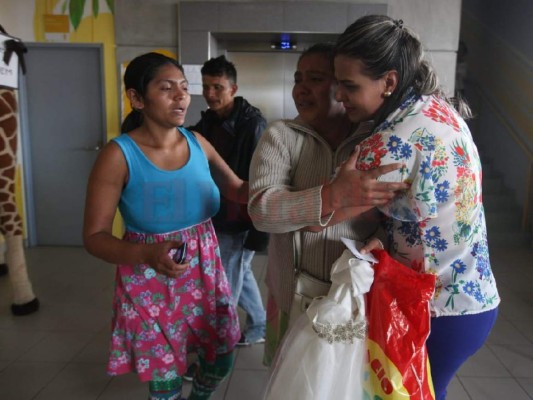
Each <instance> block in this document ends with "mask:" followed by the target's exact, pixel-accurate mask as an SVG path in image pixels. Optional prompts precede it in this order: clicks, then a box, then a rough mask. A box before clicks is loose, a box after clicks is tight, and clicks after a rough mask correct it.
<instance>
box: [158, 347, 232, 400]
mask: <svg viewBox="0 0 533 400" xmlns="http://www.w3.org/2000/svg"><path fill="white" fill-rule="evenodd" d="M233 359H234V354H233V352H231V353H227V354H219V355H217V357H216V359H215V362H214V363H208V362H206V361H205V360H204V358H203V357H198V361H199V363H200V368H199V369H198V371H197V373H196V375H195V377H194V379H193V383H192V391H191V394H190V395H189V400H207V399H209V397H211V395H212V394H213V393H214V392H215V390H216V388H217V387H218V386H219V385H220V383H221V382H222V381H223V380H224V379H225V378H226V377H227V376H228V375H229V374H230V372H231V369H232V367H233ZM181 391H182V378H181V377H177V378H176V379H172V380H166V381H150V400H174V399H180V398H181Z"/></svg>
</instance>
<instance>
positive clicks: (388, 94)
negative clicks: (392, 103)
mask: <svg viewBox="0 0 533 400" xmlns="http://www.w3.org/2000/svg"><path fill="white" fill-rule="evenodd" d="M391 94H392V92H391V91H390V90H387V91H386V92H385V93H383V97H390V96H391Z"/></svg>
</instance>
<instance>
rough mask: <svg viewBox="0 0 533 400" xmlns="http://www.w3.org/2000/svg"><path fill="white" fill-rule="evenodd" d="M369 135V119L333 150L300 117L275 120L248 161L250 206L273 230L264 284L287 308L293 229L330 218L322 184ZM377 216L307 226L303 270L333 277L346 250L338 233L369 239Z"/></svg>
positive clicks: (264, 227) (260, 223)
mask: <svg viewBox="0 0 533 400" xmlns="http://www.w3.org/2000/svg"><path fill="white" fill-rule="evenodd" d="M369 134H370V132H369V124H364V125H360V126H359V128H358V129H357V130H356V131H354V132H353V133H352V134H351V135H350V136H349V137H348V138H346V139H345V140H344V141H343V142H342V143H341V145H340V146H339V147H338V148H337V150H335V151H333V150H332V149H331V147H330V146H329V144H328V143H327V142H326V141H325V140H324V139H323V138H322V137H321V136H320V135H319V134H318V133H317V132H315V131H314V130H313V129H312V128H310V127H309V126H306V125H304V124H303V123H302V122H301V121H297V120H281V121H276V122H273V123H271V124H269V125H268V126H267V128H266V130H265V132H264V133H263V135H262V136H261V139H260V141H259V143H258V145H257V148H256V150H255V152H254V155H253V157H252V162H251V165H250V201H249V203H248V211H249V214H250V216H251V218H252V221H253V223H254V225H255V227H256V228H257V229H258V230H261V231H265V232H271V235H270V243H269V247H268V266H267V275H266V283H267V286H268V288H269V291H270V293H271V294H272V295H273V296H274V299H275V301H276V303H277V305H278V307H280V308H281V309H282V310H283V311H285V312H287V313H288V312H289V310H290V306H291V303H292V298H293V290H294V283H295V282H294V267H293V241H292V237H293V232H294V231H296V230H299V229H301V228H303V227H305V226H318V225H321V226H325V225H326V224H327V223H328V219H323V218H321V209H322V203H321V190H322V185H324V184H325V183H327V182H328V181H329V180H330V179H331V178H332V176H333V173H334V172H335V169H336V167H337V166H339V165H340V164H341V163H342V162H343V161H344V160H346V159H347V158H348V157H349V155H350V153H351V152H352V151H353V150H354V147H355V145H356V144H358V143H359V142H360V141H361V140H363V139H364V138H365V137H367V136H368V135H369ZM298 135H303V141H302V142H300V143H302V144H301V153H300V156H299V157H298V156H297V155H296V154H295V150H296V148H297V147H298V144H297V137H298ZM295 164H296V165H295ZM329 218H330V217H329ZM379 218H380V214H379V212H378V211H377V210H375V209H374V210H372V211H368V212H366V213H365V214H363V215H361V216H359V217H357V218H354V219H350V220H347V221H344V222H341V223H339V224H336V225H334V226H330V227H328V228H326V229H324V230H322V231H321V232H318V233H313V232H307V231H303V232H302V254H301V260H302V261H301V262H302V270H304V271H306V272H308V273H309V274H311V275H313V276H314V277H316V278H319V279H322V280H327V281H329V280H330V271H331V267H332V265H333V262H334V261H335V260H336V259H337V258H339V257H340V256H341V254H342V252H343V251H344V249H345V246H344V244H343V243H342V242H341V241H340V238H341V237H346V238H349V239H355V240H359V241H364V240H366V239H368V238H369V237H371V236H373V235H374V234H376V232H377V230H378V227H379ZM380 236H381V235H380Z"/></svg>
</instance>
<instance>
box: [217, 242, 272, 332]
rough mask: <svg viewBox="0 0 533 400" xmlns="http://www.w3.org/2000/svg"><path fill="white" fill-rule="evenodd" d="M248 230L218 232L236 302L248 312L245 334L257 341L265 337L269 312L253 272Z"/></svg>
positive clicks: (252, 254)
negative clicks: (266, 309)
mask: <svg viewBox="0 0 533 400" xmlns="http://www.w3.org/2000/svg"><path fill="white" fill-rule="evenodd" d="M247 234H248V232H240V233H234V234H226V233H219V232H217V238H218V243H219V246H220V258H221V259H222V265H223V266H224V270H225V271H226V276H227V277H228V281H229V284H230V286H231V293H232V294H233V300H234V301H235V304H237V305H238V306H239V307H241V308H242V309H243V310H244V311H245V312H246V314H247V316H246V325H245V327H244V329H243V334H244V335H245V336H246V339H247V340H248V341H249V342H251V343H254V342H256V341H257V340H259V339H262V338H264V337H265V325H266V315H265V308H264V307H263V301H262V300H261V293H260V292H259V287H258V286H257V281H256V280H255V276H254V273H253V271H252V258H253V257H254V254H255V251H252V250H248V249H245V248H244V241H245V240H246V235H247Z"/></svg>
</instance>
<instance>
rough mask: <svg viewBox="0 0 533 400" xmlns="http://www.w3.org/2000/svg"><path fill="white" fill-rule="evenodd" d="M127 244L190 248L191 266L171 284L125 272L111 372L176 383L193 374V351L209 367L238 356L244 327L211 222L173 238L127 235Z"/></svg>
mask: <svg viewBox="0 0 533 400" xmlns="http://www.w3.org/2000/svg"><path fill="white" fill-rule="evenodd" d="M124 239H125V240H128V241H131V242H137V243H157V242H163V241H168V240H178V241H186V242H187V244H188V249H187V251H188V254H187V261H188V262H189V263H190V267H189V269H188V270H187V271H186V272H185V273H184V274H183V275H181V276H180V277H179V278H169V277H167V276H165V275H161V274H158V273H157V272H155V270H154V269H153V268H151V267H149V266H148V265H146V264H139V265H118V266H117V273H116V286H115V296H114V300H113V319H112V340H111V349H110V350H111V354H110V358H109V364H108V373H109V374H110V375H119V374H124V373H128V372H136V373H137V374H138V376H139V379H140V380H141V381H143V382H144V381H150V380H168V379H173V378H175V377H177V376H181V375H183V374H184V373H185V371H186V369H187V354H188V353H190V352H196V353H198V355H199V356H201V357H203V358H204V359H205V360H206V361H207V362H214V360H215V357H216V355H217V354H225V353H229V352H231V351H232V350H233V348H234V347H235V344H236V343H237V341H238V340H239V338H240V330H239V321H238V316H237V312H236V308H235V305H234V304H233V302H232V300H231V299H232V297H231V289H230V286H229V284H228V281H227V279H226V275H225V273H224V269H223V267H222V263H221V261H220V251H219V248H218V242H217V238H216V235H215V231H214V229H213V226H212V224H211V220H208V221H206V222H203V223H200V224H198V225H195V226H193V227H190V228H186V229H183V230H180V231H176V232H171V233H165V234H144V233H132V232H127V233H126V234H125V236H124Z"/></svg>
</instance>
